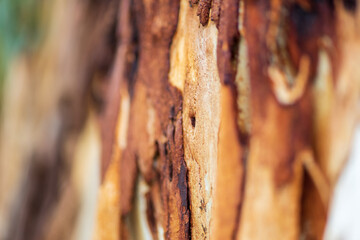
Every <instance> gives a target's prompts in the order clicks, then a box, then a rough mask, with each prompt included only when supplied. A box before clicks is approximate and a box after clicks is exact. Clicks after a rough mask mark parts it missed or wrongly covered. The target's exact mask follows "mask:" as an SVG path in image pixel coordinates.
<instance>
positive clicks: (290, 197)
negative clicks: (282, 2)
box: [238, 1, 311, 239]
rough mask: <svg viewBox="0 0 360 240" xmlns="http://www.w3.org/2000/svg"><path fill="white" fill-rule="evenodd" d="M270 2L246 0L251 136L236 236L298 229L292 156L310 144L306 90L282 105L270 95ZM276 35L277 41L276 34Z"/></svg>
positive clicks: (285, 234)
mask: <svg viewBox="0 0 360 240" xmlns="http://www.w3.org/2000/svg"><path fill="white" fill-rule="evenodd" d="M274 2H275V1H274ZM273 6H274V5H273ZM269 7H270V6H269V5H268V4H267V1H256V2H254V1H246V2H245V19H244V21H245V22H244V31H245V33H246V37H245V38H246V40H247V43H248V54H249V55H248V56H249V69H250V79H251V81H250V82H251V109H252V111H251V122H252V124H251V126H252V129H251V134H252V137H251V139H250V148H249V158H248V165H247V169H246V171H247V179H246V185H245V199H244V205H243V209H242V210H243V212H242V216H241V219H242V221H241V222H240V228H239V234H238V237H239V238H240V239H265V238H267V237H268V236H271V237H272V238H273V239H280V238H282V239H298V238H299V236H300V230H301V229H300V227H299V225H300V214H299V213H300V210H301V205H300V203H301V189H302V171H303V170H302V166H301V162H300V161H299V160H297V155H298V154H299V153H300V152H301V151H302V150H303V149H304V148H306V147H308V146H309V144H310V138H309V137H310V131H311V122H310V119H311V118H310V116H311V107H310V105H309V103H310V102H309V91H307V90H306V93H305V96H304V97H303V98H302V99H301V100H300V101H299V103H297V104H295V105H294V106H292V107H284V106H282V105H281V104H280V103H279V102H277V100H276V99H275V97H274V93H273V92H272V90H271V85H270V79H269V77H268V76H267V74H266V71H264V69H266V68H267V67H268V66H269V60H270V59H271V52H270V51H269V48H268V45H267V41H268V39H267V35H266V33H267V32H268V29H271V28H267V26H269V22H270V21H271V19H268V18H267V17H266V16H267V14H266V13H267V12H269V11H270V10H271V9H269ZM277 14H280V13H277ZM270 26H271V25H270ZM271 36H272V35H271ZM275 37H276V39H275V41H276V40H277V35H275ZM274 138H276V139H274ZM274 219H276V221H274ZM258 229H264V231H259V230H258Z"/></svg>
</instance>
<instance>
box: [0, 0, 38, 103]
mask: <svg viewBox="0 0 360 240" xmlns="http://www.w3.org/2000/svg"><path fill="white" fill-rule="evenodd" d="M41 18H42V1H41V0H0V107H1V102H2V100H1V99H2V95H3V94H2V92H3V90H4V89H3V83H4V78H5V76H6V72H7V70H8V68H9V64H10V62H11V60H12V59H13V57H14V56H16V55H17V54H19V53H20V52H24V51H32V50H34V48H35V47H36V44H37V43H38V42H39V39H40V38H41Z"/></svg>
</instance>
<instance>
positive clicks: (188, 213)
mask: <svg viewBox="0 0 360 240" xmlns="http://www.w3.org/2000/svg"><path fill="white" fill-rule="evenodd" d="M54 1H55V2H56V3H57V4H56V7H54V9H62V12H61V13H57V14H54V17H53V18H54V20H53V23H52V25H51V26H52V27H54V28H55V27H57V28H59V29H67V28H66V26H68V25H69V26H72V28H71V29H69V30H67V32H65V33H64V34H63V35H62V36H60V35H61V34H59V33H55V32H50V33H49V37H48V38H46V39H45V43H46V44H44V47H42V48H41V51H39V53H37V54H34V55H31V56H24V57H23V59H22V60H18V62H17V63H16V62H15V63H14V70H13V71H12V74H10V75H9V79H12V78H13V79H17V82H16V83H19V84H20V85H21V84H25V85H24V86H27V87H29V88H30V87H31V89H32V90H33V91H32V92H26V91H24V90H22V91H23V93H22V94H17V91H20V92H21V89H20V90H19V89H17V88H15V87H14V86H12V87H11V86H10V85H9V86H10V87H9V89H13V90H12V91H9V92H8V93H7V95H5V103H6V104H5V108H4V116H7V118H4V120H3V121H2V122H1V132H0V133H1V139H0V140H1V144H0V146H1V152H0V153H1V158H2V159H14V161H15V163H16V164H17V166H24V167H26V168H28V169H29V170H28V173H27V175H26V174H24V172H22V171H19V172H14V174H13V175H11V174H7V173H6V171H5V170H4V169H5V168H6V167H7V166H8V165H6V162H4V161H3V160H1V161H0V163H1V168H0V175H1V174H4V175H5V176H9V177H11V178H9V179H10V180H8V181H7V182H6V184H7V185H9V186H11V188H12V189H13V190H12V191H11V192H10V194H8V195H7V196H6V197H3V198H2V199H1V200H2V201H0V210H3V213H1V214H0V215H1V216H0V217H1V219H0V220H1V221H2V222H4V226H3V229H5V230H3V229H0V230H1V231H0V234H1V235H0V238H1V239H3V238H4V239H25V237H26V239H65V238H66V239H68V238H75V239H76V238H79V237H77V236H78V235H76V234H77V233H76V231H75V230H74V229H72V227H71V226H72V225H74V226H77V225H76V223H77V222H78V221H79V220H78V219H79V218H80V217H78V216H79V215H81V214H79V213H78V212H79V211H80V210H79V208H80V206H82V192H81V191H80V190H79V189H81V186H82V185H81V184H80V183H79V182H80V180H79V178H81V177H82V178H83V179H86V177H84V176H83V175H86V173H83V175H82V174H81V173H79V172H81V168H82V166H85V165H87V164H88V163H89V164H90V162H91V161H93V162H97V163H99V168H100V169H99V175H101V177H100V178H99V179H100V180H99V181H100V183H99V186H98V187H96V191H97V203H96V211H94V216H93V218H94V219H95V220H94V226H95V227H94V229H95V230H94V233H92V235H91V237H92V238H94V239H322V238H323V234H324V231H325V227H326V222H327V217H328V216H327V213H328V210H329V206H330V203H331V200H332V194H333V191H334V188H335V185H336V183H337V179H338V177H339V175H340V173H341V170H342V167H343V165H344V164H345V163H346V160H347V158H348V154H349V151H350V146H351V141H352V137H353V136H352V135H353V132H354V129H355V127H356V125H357V123H358V116H359V115H358V110H359V109H358V103H359V99H360V80H359V79H360V78H359V76H360V72H359V71H360V70H359V67H358V65H357V63H358V62H360V59H359V58H360V37H359V34H358V32H359V28H358V26H359V24H360V20H359V19H360V17H359V16H360V12H359V10H358V9H357V4H356V1H331V0H328V1H320V0H318V1H308V0H296V1H290V0H271V1H269V0H190V1H188V0H112V1H110V0H108V1H103V2H101V1H85V2H83V1H64V2H62V1H60V0H54ZM71 9H72V10H71ZM70 10H71V11H74V14H73V15H72V16H71V17H69V18H68V19H67V18H66V17H65V15H66V14H65V13H66V12H67V11H70ZM53 11H54V13H56V11H55V10H53ZM75 12H76V13H77V14H78V15H76V14H75ZM76 16H77V17H76ZM65 19H67V21H66V24H65V23H62V24H61V22H62V21H63V20H65ZM56 24H58V25H56ZM78 28H79V29H80V28H81V29H82V31H78ZM57 38H60V41H61V42H62V45H60V49H59V50H57V51H55V52H52V51H51V50H50V49H52V48H51V46H52V47H53V46H54V45H56V43H57V42H58V40H57ZM55 49H58V48H55ZM62 50H63V51H64V52H67V53H69V52H71V54H72V55H71V56H73V58H71V61H70V62H67V59H66V55H62V52H61V51H62ZM34 59H35V60H36V61H35V60H34ZM49 59H52V61H49ZM31 60H33V61H34V62H33V63H32V61H31ZM46 62H48V63H47V64H48V65H49V67H48V68H47V69H50V70H47V71H48V72H47V71H45V70H42V66H43V65H44V64H46ZM17 72H20V73H23V74H22V75H21V74H19V75H16V73H17ZM63 72H64V73H65V74H64V78H66V80H64V81H62V78H59V75H61V74H60V73H63ZM29 79H40V80H37V81H33V82H32V81H29ZM49 79H50V80H49ZM53 84H56V89H55V87H52V88H50V86H51V85H53ZM30 85H31V86H30ZM48 89H52V90H53V91H54V92H53V96H51V97H49V90H48ZM25 92H26V94H25ZM18 96H21V97H18ZM44 99H50V100H49V101H47V102H44ZM10 102H14V103H12V105H11V104H10ZM27 102H30V103H31V104H32V106H33V108H34V111H35V113H34V114H28V115H26V114H25V113H26V111H25V109H26V108H27ZM8 104H9V105H8ZM7 106H10V107H14V108H16V109H17V108H18V109H20V110H19V111H20V112H21V113H19V112H12V111H10V110H11V108H10V107H8V108H6V107H7ZM22 112H24V113H22ZM23 115H26V117H25V118H26V119H28V120H29V119H30V120H29V121H27V122H24V121H19V120H16V119H19V118H21V117H22V116H23ZM6 128H9V129H11V131H13V132H14V133H15V134H17V135H20V134H21V133H23V132H25V134H24V135H25V136H26V138H25V140H24V144H17V143H16V141H15V139H10V140H9V141H7V139H6V138H7V136H9V134H8V131H10V130H6ZM49 132H51V134H49ZM29 136H32V137H31V138H30V137H29ZM7 149H10V150H7ZM89 149H90V150H89ZM88 159H89V160H88ZM86 160H88V162H87V161H86ZM90 160H91V161H90ZM3 166H4V167H3ZM10 169H14V168H10ZM72 169H75V170H72ZM84 172H86V171H85V170H84ZM100 172H101V173H100ZM24 175H25V176H26V177H22V176H24ZM95 175H96V176H97V174H95ZM92 177H93V175H92ZM84 181H85V182H86V181H87V180H84ZM4 185H5V184H2V185H1V189H0V192H1V193H2V194H3V193H4V192H5V190H6V188H5V187H4ZM64 186H69V187H67V188H65V187H64ZM18 198H21V199H23V200H17V201H15V200H16V199H18ZM12 202H14V203H12ZM6 209H10V210H6ZM12 209H15V210H12ZM5 210H6V211H5ZM0 223H1V222H0ZM5 223H6V224H5ZM18 226H20V229H21V231H17V229H19V228H18Z"/></svg>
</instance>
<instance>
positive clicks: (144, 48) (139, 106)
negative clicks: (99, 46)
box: [121, 0, 190, 239]
mask: <svg viewBox="0 0 360 240" xmlns="http://www.w3.org/2000/svg"><path fill="white" fill-rule="evenodd" d="M133 4H134V10H135V11H134V13H135V19H136V29H137V33H138V51H139V53H140V55H139V59H138V66H137V69H136V78H135V84H134V86H135V88H134V95H133V97H132V103H131V113H130V125H129V134H128V145H127V147H126V150H125V152H124V154H123V156H122V157H123V159H122V162H123V163H122V171H121V174H122V177H123V180H122V190H121V192H122V203H121V204H122V215H123V216H125V215H126V214H128V213H129V211H131V208H132V196H133V189H134V184H135V176H136V173H135V172H134V170H132V171H131V172H129V171H128V170H129V169H128V167H129V166H132V168H131V169H135V166H136V165H137V168H138V169H139V170H140V174H141V175H143V177H144V179H145V180H146V182H147V184H148V185H149V187H150V189H151V190H150V191H151V192H152V193H153V194H151V195H148V196H150V197H156V195H158V194H160V196H161V198H160V199H161V204H160V205H159V204H155V205H154V209H155V212H159V213H160V214H159V215H157V219H156V220H157V222H156V223H150V226H157V227H160V228H163V229H164V231H165V234H164V235H165V238H166V239H188V238H189V224H190V216H189V214H190V213H189V206H188V190H187V188H188V185H187V169H186V165H185V162H184V149H183V135H182V96H181V93H180V92H179V91H178V90H177V89H176V88H175V87H173V86H171V85H170V83H169V80H168V73H169V68H170V63H169V56H170V53H169V51H170V44H171V41H172V37H173V35H174V34H175V30H176V26H177V20H178V11H179V2H178V1H172V0H168V1H156V0H153V1H142V0H135V1H134V2H133ZM155 56H156V57H155ZM139 133H142V134H139ZM157 154H159V156H157ZM129 173H130V175H129ZM126 179H127V180H126ZM158 185H159V186H160V188H158V187H157V186H158ZM152 201H154V202H157V200H156V199H152ZM154 224H155V225H154ZM152 229H154V227H152ZM153 233H154V231H153ZM159 234H160V233H159Z"/></svg>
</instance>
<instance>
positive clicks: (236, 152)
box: [211, 0, 249, 239]
mask: <svg viewBox="0 0 360 240" xmlns="http://www.w3.org/2000/svg"><path fill="white" fill-rule="evenodd" d="M220 3H221V4H220ZM239 3H240V1H239V0H233V1H221V2H220V1H217V2H216V3H215V4H214V5H215V6H214V8H215V9H214V8H213V10H215V13H214V12H213V15H212V16H213V17H212V20H214V21H215V22H216V24H217V27H218V29H219V35H218V42H217V67H218V70H219V76H220V81H221V83H222V86H221V92H220V99H221V100H220V104H221V105H220V107H221V115H220V128H219V139H218V148H219V152H218V159H217V162H218V164H217V173H216V176H217V179H216V189H215V194H214V211H213V215H212V225H211V226H212V229H211V237H212V238H214V239H235V238H236V235H237V233H238V229H239V225H240V217H241V206H242V200H243V197H244V186H245V161H246V158H247V156H246V151H247V147H248V146H247V143H248V141H247V139H248V132H246V131H241V129H240V127H241V125H238V122H239V121H240V119H238V118H239V117H240V115H239V111H241V110H240V109H238V106H237V103H241V104H242V106H241V107H242V108H243V110H244V109H245V108H246V106H243V104H244V101H242V100H241V98H244V96H240V94H242V92H241V89H240V85H238V84H242V85H244V82H245V81H246V79H245V75H246V74H247V73H246V68H242V67H241V66H242V65H244V66H246V67H247V56H246V53H245V55H244V54H243V55H242V54H241V53H240V51H238V50H239V47H240V46H239V45H240V33H239V29H240V24H239V22H238V21H237V20H236V19H239V20H240V18H241V17H242V16H239V8H240V4H239ZM216 12H217V13H216ZM219 17H220V19H219ZM242 47H243V48H244V46H242ZM241 51H245V52H246V49H241ZM238 55H239V56H240V55H241V56H243V58H239V59H238ZM236 76H239V77H237V78H239V79H237V78H235V77H236ZM238 82H239V83H238ZM248 90H249V89H248ZM245 103H246V102H245ZM230 179H232V180H231V181H230Z"/></svg>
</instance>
